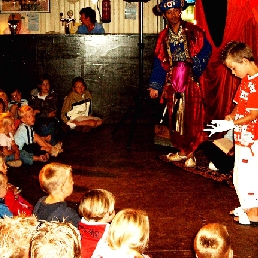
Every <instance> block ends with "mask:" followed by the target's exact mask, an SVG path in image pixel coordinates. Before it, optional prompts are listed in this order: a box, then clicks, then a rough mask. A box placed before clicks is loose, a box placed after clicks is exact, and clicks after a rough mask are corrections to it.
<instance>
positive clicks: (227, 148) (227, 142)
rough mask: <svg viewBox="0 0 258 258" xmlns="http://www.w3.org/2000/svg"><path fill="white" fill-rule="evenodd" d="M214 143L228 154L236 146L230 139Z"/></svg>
mask: <svg viewBox="0 0 258 258" xmlns="http://www.w3.org/2000/svg"><path fill="white" fill-rule="evenodd" d="M213 143H214V144H215V145H216V146H218V147H219V148H220V149H221V150H222V151H223V152H225V153H226V154H227V153H228V152H229V151H230V150H231V148H232V147H233V145H234V144H233V142H232V141H230V140H229V139H228V138H220V139H217V140H214V141H213Z"/></svg>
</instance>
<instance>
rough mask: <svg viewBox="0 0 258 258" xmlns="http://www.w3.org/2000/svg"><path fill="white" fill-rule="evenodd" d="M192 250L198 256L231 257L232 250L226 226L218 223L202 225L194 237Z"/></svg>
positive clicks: (200, 257)
mask: <svg viewBox="0 0 258 258" xmlns="http://www.w3.org/2000/svg"><path fill="white" fill-rule="evenodd" d="M194 251H195V253H196V257H198V258H206V257H213V258H222V257H223V258H232V257H233V250H232V249H231V244H230V237H229V234H228V231H227V228H226V226H224V225H222V224H220V223H209V224H207V225H205V226H203V227H202V228H201V229H200V230H199V232H198V233H197V235H196V237H195V239H194Z"/></svg>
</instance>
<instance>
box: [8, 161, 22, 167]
mask: <svg viewBox="0 0 258 258" xmlns="http://www.w3.org/2000/svg"><path fill="white" fill-rule="evenodd" d="M6 164H7V165H8V166H9V167H14V168H18V167H20V166H21V165H22V161H21V160H19V159H17V160H10V161H7V162H6Z"/></svg>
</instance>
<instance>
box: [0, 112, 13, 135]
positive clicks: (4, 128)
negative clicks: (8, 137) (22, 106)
mask: <svg viewBox="0 0 258 258" xmlns="http://www.w3.org/2000/svg"><path fill="white" fill-rule="evenodd" d="M14 132H15V125H14V118H13V116H12V115H11V114H10V113H0V133H3V134H9V133H12V134H14Z"/></svg>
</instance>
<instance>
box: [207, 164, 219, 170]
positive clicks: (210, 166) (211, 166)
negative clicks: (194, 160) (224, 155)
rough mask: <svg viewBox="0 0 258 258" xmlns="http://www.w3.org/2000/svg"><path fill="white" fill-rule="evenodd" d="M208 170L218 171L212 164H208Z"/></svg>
mask: <svg viewBox="0 0 258 258" xmlns="http://www.w3.org/2000/svg"><path fill="white" fill-rule="evenodd" d="M209 169H210V170H214V171H217V170H218V168H216V167H215V165H214V164H213V163H212V162H210V163H209Z"/></svg>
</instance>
